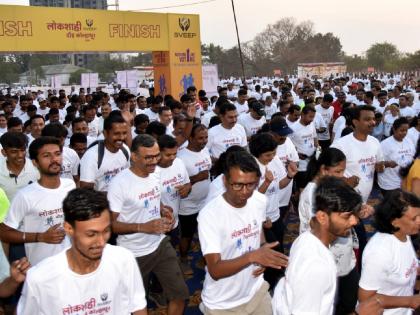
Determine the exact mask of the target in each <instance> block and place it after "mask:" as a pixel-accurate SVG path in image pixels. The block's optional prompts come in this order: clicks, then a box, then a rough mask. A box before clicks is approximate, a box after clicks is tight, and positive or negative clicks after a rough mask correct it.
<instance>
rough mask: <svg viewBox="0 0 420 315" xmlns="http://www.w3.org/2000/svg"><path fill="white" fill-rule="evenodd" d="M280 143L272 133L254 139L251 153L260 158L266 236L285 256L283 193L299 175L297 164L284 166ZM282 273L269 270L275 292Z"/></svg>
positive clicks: (260, 189)
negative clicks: (278, 149) (264, 197)
mask: <svg viewBox="0 0 420 315" xmlns="http://www.w3.org/2000/svg"><path fill="white" fill-rule="evenodd" d="M276 149H277V142H276V141H275V140H274V137H273V136H272V135H271V133H266V132H263V133H259V134H256V135H253V136H252V137H251V140H250V142H249V151H250V152H251V154H252V155H253V156H254V157H255V158H256V160H257V163H258V166H259V168H260V171H261V174H262V175H261V179H260V182H259V188H258V191H259V192H260V193H262V194H265V196H266V197H267V207H266V221H265V222H264V235H265V239H266V240H267V242H270V243H271V242H279V245H278V246H277V250H279V251H280V252H284V248H283V234H284V227H283V222H282V220H281V219H280V197H281V191H280V190H281V189H283V188H285V187H286V186H287V185H288V184H289V183H290V181H291V180H292V179H293V177H294V176H295V175H296V173H297V167H296V166H295V165H293V164H289V165H288V166H287V170H286V168H285V167H284V164H283V162H282V161H281V160H280V159H279V157H278V156H277V154H276ZM280 275H281V274H280V272H279V270H275V269H272V268H268V269H267V270H266V272H265V274H264V278H265V280H267V282H268V283H269V284H270V287H271V288H274V287H275V285H276V283H277V281H278V279H279V278H280Z"/></svg>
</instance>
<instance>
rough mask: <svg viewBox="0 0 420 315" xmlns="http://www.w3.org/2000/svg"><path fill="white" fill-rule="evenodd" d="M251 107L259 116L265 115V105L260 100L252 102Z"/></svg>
mask: <svg viewBox="0 0 420 315" xmlns="http://www.w3.org/2000/svg"><path fill="white" fill-rule="evenodd" d="M249 108H250V109H252V110H253V111H255V112H256V113H257V115H258V116H265V111H264V109H263V108H264V105H263V104H261V103H260V102H252V103H251V104H250V105H249Z"/></svg>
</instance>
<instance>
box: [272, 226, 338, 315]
mask: <svg viewBox="0 0 420 315" xmlns="http://www.w3.org/2000/svg"><path fill="white" fill-rule="evenodd" d="M336 287H337V269H336V265H335V262H334V258H333V256H332V254H331V252H330V251H329V250H328V248H327V247H326V246H325V245H324V244H323V243H322V242H321V241H320V240H319V239H318V238H317V237H315V236H314V235H313V234H312V233H311V232H309V231H308V232H305V233H303V234H301V235H300V236H299V237H298V238H297V239H296V240H295V241H294V242H293V245H292V248H291V250H290V256H289V264H288V266H287V269H286V274H285V276H284V277H283V278H282V279H281V280H280V282H279V283H278V285H277V286H276V288H275V290H274V295H273V299H272V305H273V314H274V315H286V314H287V315H290V314H296V315H300V314H302V315H303V314H311V315H312V314H314V315H315V314H317V315H332V314H333V310H334V298H335V292H336Z"/></svg>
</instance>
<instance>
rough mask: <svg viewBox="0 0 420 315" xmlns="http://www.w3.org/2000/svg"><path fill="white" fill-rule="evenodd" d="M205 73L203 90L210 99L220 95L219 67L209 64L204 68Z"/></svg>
mask: <svg viewBox="0 0 420 315" xmlns="http://www.w3.org/2000/svg"><path fill="white" fill-rule="evenodd" d="M202 73H203V90H204V91H206V95H207V97H208V98H210V97H211V96H213V95H218V93H217V85H218V83H219V73H218V70H217V65H214V64H208V65H203V66H202Z"/></svg>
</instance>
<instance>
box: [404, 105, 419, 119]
mask: <svg viewBox="0 0 420 315" xmlns="http://www.w3.org/2000/svg"><path fill="white" fill-rule="evenodd" d="M400 116H401V117H408V118H411V117H414V116H416V112H415V111H414V109H412V108H411V107H409V106H406V107H404V108H400Z"/></svg>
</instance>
